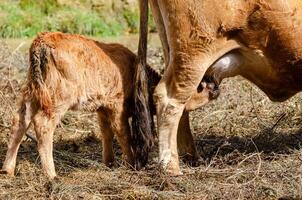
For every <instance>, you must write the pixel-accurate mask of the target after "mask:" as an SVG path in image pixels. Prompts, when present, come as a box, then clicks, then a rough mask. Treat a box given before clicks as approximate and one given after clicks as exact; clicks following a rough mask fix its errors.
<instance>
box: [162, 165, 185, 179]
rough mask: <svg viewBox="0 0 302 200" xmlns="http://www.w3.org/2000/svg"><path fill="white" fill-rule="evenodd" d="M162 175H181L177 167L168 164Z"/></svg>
mask: <svg viewBox="0 0 302 200" xmlns="http://www.w3.org/2000/svg"><path fill="white" fill-rule="evenodd" d="M163 170H164V173H165V174H166V175H169V176H181V175H183V173H182V172H181V171H180V168H179V165H175V164H174V165H173V164H172V163H169V164H168V165H167V166H166V167H164V168H163Z"/></svg>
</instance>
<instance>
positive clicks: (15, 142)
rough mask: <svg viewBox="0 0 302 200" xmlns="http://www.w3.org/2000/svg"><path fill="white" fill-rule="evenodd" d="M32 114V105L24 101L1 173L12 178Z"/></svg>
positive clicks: (15, 117) (14, 122) (15, 121)
mask: <svg viewBox="0 0 302 200" xmlns="http://www.w3.org/2000/svg"><path fill="white" fill-rule="evenodd" d="M32 114H33V110H32V108H31V103H30V102H26V101H22V103H21V107H20V109H19V111H18V113H17V114H16V115H15V116H14V119H13V124H12V129H11V134H10V138H9V142H8V150H7V153H6V157H5V161H4V164H3V166H2V170H1V171H0V172H1V173H6V174H9V175H11V176H13V175H14V171H15V167H16V159H17V153H18V149H19V146H20V144H21V141H22V138H23V136H24V134H25V133H26V131H27V129H28V127H29V125H30V121H31V117H32Z"/></svg>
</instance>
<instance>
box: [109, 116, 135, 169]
mask: <svg viewBox="0 0 302 200" xmlns="http://www.w3.org/2000/svg"><path fill="white" fill-rule="evenodd" d="M110 126H111V129H112V132H113V133H114V134H116V137H117V141H118V143H119V144H120V146H121V149H122V152H123V154H124V155H125V156H126V162H127V163H128V164H130V165H131V166H134V155H133V152H132V149H131V145H130V144H131V143H130V126H129V123H128V117H127V116H126V115H125V114H124V113H120V112H119V111H115V113H113V114H112V115H110Z"/></svg>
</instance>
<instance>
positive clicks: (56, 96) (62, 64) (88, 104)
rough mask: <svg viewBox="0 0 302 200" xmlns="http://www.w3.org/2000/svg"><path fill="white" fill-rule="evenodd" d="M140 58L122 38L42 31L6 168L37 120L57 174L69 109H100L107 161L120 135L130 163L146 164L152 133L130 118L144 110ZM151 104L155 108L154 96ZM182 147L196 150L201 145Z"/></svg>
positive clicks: (42, 150) (46, 164)
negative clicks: (55, 149) (57, 136)
mask: <svg viewBox="0 0 302 200" xmlns="http://www.w3.org/2000/svg"><path fill="white" fill-rule="evenodd" d="M135 62H136V56H135V55H134V54H133V53H132V52H131V51H130V50H128V49H127V48H125V47H123V46H122V45H119V44H105V43H101V42H97V41H94V40H90V39H87V38H85V37H83V36H80V35H72V34H63V33H59V32H57V33H42V34H40V35H38V36H37V38H36V39H35V40H34V41H33V43H32V45H31V47H30V68H29V71H28V76H27V82H26V85H25V89H24V91H23V97H22V101H21V106H20V109H19V111H18V114H17V115H16V117H15V119H14V122H13V127H12V133H11V136H10V140H9V145H8V151H7V156H6V159H5V162H4V165H3V170H2V172H4V173H9V174H13V173H14V169H15V164H16V156H17V151H18V148H19V145H20V143H21V139H22V137H23V135H24V133H25V132H26V130H27V129H28V127H29V125H30V123H31V122H33V124H34V127H35V131H36V135H37V139H38V150H39V154H40V157H41V161H42V166H43V168H44V171H45V172H46V173H47V175H48V176H49V177H50V178H53V177H54V176H55V175H56V173H55V167H54V163H53V157H52V137H53V132H54V130H55V127H56V125H57V124H58V123H59V121H60V119H61V118H62V117H63V116H64V114H65V112H66V111H67V110H83V111H88V112H97V114H98V118H99V125H100V129H101V133H102V142H103V161H104V163H105V164H106V165H108V166H110V165H111V164H112V163H113V161H114V155H113V149H112V140H113V136H114V135H116V136H117V139H118V142H119V144H120V145H121V148H122V151H123V154H124V155H125V156H126V161H127V162H128V163H129V164H130V165H136V167H142V166H143V165H145V164H146V162H147V154H148V151H149V149H148V148H150V146H151V143H152V140H151V139H152V138H150V137H151V136H150V137H149V136H145V135H137V133H138V132H135V133H134V134H133V135H131V132H130V127H129V124H128V119H129V118H130V117H132V121H133V120H134V119H136V118H135V117H137V116H138V115H136V114H137V112H134V111H133V109H134V105H133V104H134V102H133V101H134V100H133V96H134V87H135V86H134V80H135V78H136V77H135V75H134V72H135ZM145 73H146V74H145V76H146V77H149V80H148V88H147V89H148V91H147V92H148V94H150V96H152V95H151V94H153V91H154V88H155V86H156V85H157V84H158V82H159V81H160V79H161V76H160V75H159V74H157V73H156V72H155V71H154V70H153V69H152V68H151V67H149V66H147V65H146V71H145ZM202 84H203V85H204V83H202ZM209 92H210V91H209V90H207V89H204V90H201V91H199V93H198V95H199V96H200V95H204V96H207V95H208V93H209ZM192 104H193V105H194V102H192ZM148 106H149V107H150V108H151V111H152V114H155V111H154V110H155V109H154V105H153V101H150V104H149V105H148ZM148 109H149V108H148ZM136 111H137V110H136ZM186 119H188V117H187V115H185V118H184V120H186ZM136 120H137V119H136ZM148 123H150V122H148ZM132 125H133V123H132ZM148 125H150V124H148ZM135 128H137V127H135ZM141 131H143V130H141ZM140 133H141V132H140ZM141 134H143V133H141ZM152 137H153V135H152ZM150 140H151V141H150ZM145 144H146V145H147V146H148V148H146V147H145ZM139 150H141V152H139ZM182 152H184V154H186V152H189V154H192V155H194V156H195V154H194V152H195V149H194V150H192V149H184V151H182Z"/></svg>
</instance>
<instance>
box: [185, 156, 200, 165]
mask: <svg viewBox="0 0 302 200" xmlns="http://www.w3.org/2000/svg"><path fill="white" fill-rule="evenodd" d="M182 160H183V162H184V163H186V164H188V165H189V166H191V167H198V166H200V165H201V161H200V157H199V156H197V155H195V156H192V155H189V154H187V155H184V156H183V157H182Z"/></svg>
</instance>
